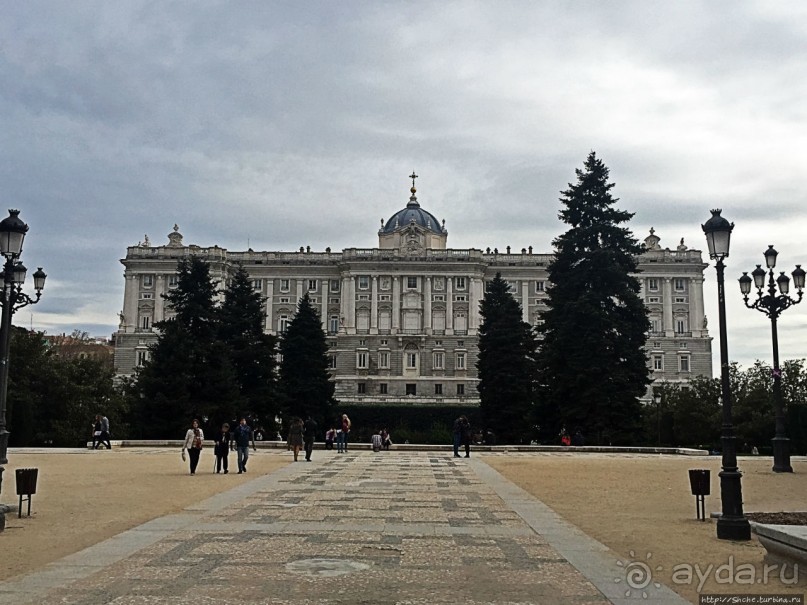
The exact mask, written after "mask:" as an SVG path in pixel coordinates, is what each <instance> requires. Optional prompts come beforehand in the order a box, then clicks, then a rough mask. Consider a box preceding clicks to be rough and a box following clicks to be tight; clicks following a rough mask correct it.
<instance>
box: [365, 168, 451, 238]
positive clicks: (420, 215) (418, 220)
mask: <svg viewBox="0 0 807 605" xmlns="http://www.w3.org/2000/svg"><path fill="white" fill-rule="evenodd" d="M409 178H411V179H412V188H411V189H410V191H411V192H412V196H411V197H410V198H409V203H408V204H406V208H404V209H403V210H399V211H398V212H396V213H395V214H393V215H392V216H391V217H389V220H388V221H387V222H386V224H384V225H382V226H381V229H380V230H379V234H382V233H393V232H394V231H397V230H398V229H401V228H403V227H406V226H408V225H410V224H412V223H414V224H416V225H418V226H420V227H423V228H424V229H426V230H428V231H431V232H433V233H437V234H440V235H442V234H444V233H446V229H445V224H442V225H441V224H440V221H438V220H437V217H435V216H434V215H433V214H432V213H431V212H428V211H426V210H424V209H423V208H421V207H420V204H419V203H418V199H417V197H415V192H416V191H417V189H415V179H416V178H417V175H416V174H415V173H414V172H413V173H412V174H411V175H409Z"/></svg>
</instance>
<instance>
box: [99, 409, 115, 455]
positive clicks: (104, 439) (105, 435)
mask: <svg viewBox="0 0 807 605" xmlns="http://www.w3.org/2000/svg"><path fill="white" fill-rule="evenodd" d="M109 437H110V433H109V418H107V417H106V416H101V443H102V444H104V445H106V449H108V450H111V449H112V443H111V442H110V441H109Z"/></svg>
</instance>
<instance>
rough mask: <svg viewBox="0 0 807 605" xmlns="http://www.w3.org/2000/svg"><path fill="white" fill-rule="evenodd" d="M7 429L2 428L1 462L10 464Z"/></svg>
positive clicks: (0, 435)
mask: <svg viewBox="0 0 807 605" xmlns="http://www.w3.org/2000/svg"><path fill="white" fill-rule="evenodd" d="M10 434H11V433H9V432H8V431H7V430H5V429H2V430H0V464H8V436H9V435H10Z"/></svg>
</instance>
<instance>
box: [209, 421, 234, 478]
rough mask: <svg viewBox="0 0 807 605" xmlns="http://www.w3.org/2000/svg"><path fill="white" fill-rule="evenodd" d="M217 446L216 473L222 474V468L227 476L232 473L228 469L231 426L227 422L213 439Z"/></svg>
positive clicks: (215, 448)
mask: <svg viewBox="0 0 807 605" xmlns="http://www.w3.org/2000/svg"><path fill="white" fill-rule="evenodd" d="M213 442H214V443H215V446H214V447H213V453H215V454H216V472H217V473H220V472H221V469H222V467H223V468H224V474H225V475H226V474H227V473H229V472H230V471H229V470H228V469H227V454H229V453H230V425H229V424H227V423H226V422H225V423H224V424H222V425H221V432H220V433H219V434H218V435H216V437H215V439H213Z"/></svg>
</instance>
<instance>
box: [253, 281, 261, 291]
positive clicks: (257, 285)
mask: <svg viewBox="0 0 807 605" xmlns="http://www.w3.org/2000/svg"><path fill="white" fill-rule="evenodd" d="M252 289H253V290H258V291H259V292H260V291H261V290H262V289H263V280H260V279H253V280H252Z"/></svg>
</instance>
